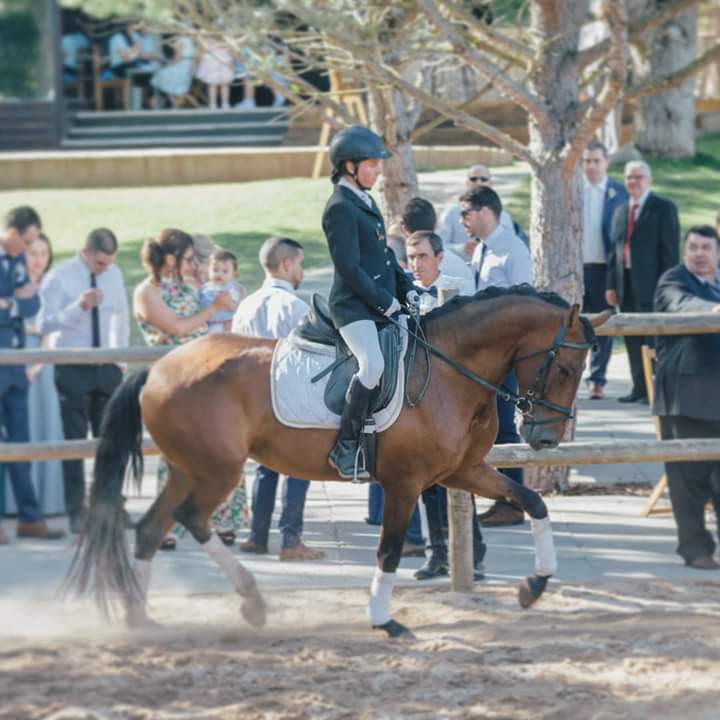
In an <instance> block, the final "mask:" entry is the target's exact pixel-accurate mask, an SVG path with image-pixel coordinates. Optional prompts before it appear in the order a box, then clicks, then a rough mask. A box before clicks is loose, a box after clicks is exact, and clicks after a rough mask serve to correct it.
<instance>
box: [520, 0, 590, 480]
mask: <svg viewBox="0 0 720 720" xmlns="http://www.w3.org/2000/svg"><path fill="white" fill-rule="evenodd" d="M560 6H564V7H560ZM587 11H588V3H587V2H577V3H572V4H568V3H555V2H551V1H550V0H546V2H539V3H533V5H532V16H531V22H532V27H533V31H534V35H535V37H537V38H539V39H540V40H539V42H541V43H542V44H541V45H540V47H539V49H538V50H539V62H537V63H536V65H535V68H536V69H535V71H534V72H533V73H532V74H531V75H530V86H531V90H532V91H533V93H534V94H536V96H537V97H542V98H545V106H546V107H547V109H548V113H547V114H548V117H549V120H548V121H544V122H538V121H537V120H536V119H535V118H533V117H532V116H530V118H529V126H528V130H529V136H530V151H531V153H532V156H533V158H534V159H535V162H536V166H535V168H534V170H533V175H532V183H531V208H530V248H531V252H532V260H533V277H534V283H535V286H536V287H537V288H538V289H539V290H552V291H554V292H557V293H559V294H560V295H562V297H564V298H565V300H567V301H568V302H569V303H576V302H581V300H582V294H583V273H582V195H581V190H582V185H581V170H580V167H579V165H578V164H574V163H573V164H570V163H568V162H566V158H565V157H564V151H565V149H566V148H567V145H568V142H569V141H570V140H571V139H572V137H573V134H574V132H575V130H576V127H575V122H576V121H575V117H576V114H577V102H578V100H577V99H578V97H579V81H580V75H579V72H578V67H577V61H576V56H577V47H578V39H579V37H578V36H579V28H580V27H581V25H582V22H583V20H584V19H585V18H586V16H587ZM573 434H574V425H573V424H571V423H569V424H568V431H567V432H566V436H567V437H566V438H565V439H572V437H573ZM569 472H570V469H569V468H567V467H543V468H533V469H529V470H526V472H525V479H526V483H527V485H528V486H529V487H532V488H535V489H536V490H550V489H553V488H559V489H562V488H565V487H567V478H568V476H569Z"/></svg>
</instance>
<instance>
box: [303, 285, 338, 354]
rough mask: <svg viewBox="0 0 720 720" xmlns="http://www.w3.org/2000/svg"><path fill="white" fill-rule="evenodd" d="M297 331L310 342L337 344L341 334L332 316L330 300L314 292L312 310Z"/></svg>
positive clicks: (311, 303)
mask: <svg viewBox="0 0 720 720" xmlns="http://www.w3.org/2000/svg"><path fill="white" fill-rule="evenodd" d="M296 332H297V334H298V335H299V336H300V337H302V338H304V339H305V340H307V341H308V342H314V343H320V344H321V345H335V342H336V341H337V339H338V338H339V337H340V335H339V333H338V331H337V330H336V329H335V325H334V323H333V321H332V318H331V317H330V307H329V305H328V302H327V300H326V299H325V298H324V297H323V296H322V295H319V294H318V293H313V296H312V298H311V300H310V312H309V313H308V314H307V315H306V316H305V317H304V318H303V319H302V320H301V321H300V323H299V325H298V326H297V330H296Z"/></svg>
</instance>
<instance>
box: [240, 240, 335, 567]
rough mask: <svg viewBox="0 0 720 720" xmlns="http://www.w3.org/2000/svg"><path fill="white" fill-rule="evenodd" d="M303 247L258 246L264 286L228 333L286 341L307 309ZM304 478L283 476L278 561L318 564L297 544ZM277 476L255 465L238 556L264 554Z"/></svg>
mask: <svg viewBox="0 0 720 720" xmlns="http://www.w3.org/2000/svg"><path fill="white" fill-rule="evenodd" d="M302 262H303V249H302V245H300V243H298V242H295V240H291V239H290V238H285V237H271V238H268V239H267V240H266V241H265V242H264V243H263V246H262V247H261V248H260V264H261V265H262V267H263V270H264V271H265V282H264V283H263V284H262V287H261V288H260V289H259V290H256V291H255V292H254V293H252V294H251V295H248V296H247V297H246V298H245V299H244V300H243V301H242V302H241V303H240V304H239V305H238V307H237V310H236V311H235V317H234V318H233V323H232V331H233V332H234V333H238V334H240V335H250V336H253V337H263V338H275V339H280V338H284V337H287V336H288V335H289V334H290V332H291V331H292V330H293V329H294V328H295V327H297V325H298V323H299V322H300V321H301V320H302V319H303V318H304V317H305V315H307V313H308V311H309V309H310V308H309V307H308V305H307V304H306V303H305V302H303V301H302V300H301V299H300V298H299V297H298V296H297V295H296V294H295V290H297V289H298V287H299V286H300V283H301V282H302V278H303V267H302ZM309 484H310V483H309V482H308V481H307V480H299V479H298V478H294V477H287V478H286V480H285V492H284V493H283V500H282V502H283V508H282V514H281V515H280V522H279V523H278V526H279V529H280V533H281V534H282V547H281V548H280V552H279V554H278V557H279V558H280V560H317V559H319V558H321V557H323V556H324V554H325V553H323V552H321V551H319V550H314V549H313V548H310V547H308V546H307V545H305V544H304V543H303V541H302V529H303V513H304V511H305V497H306V495H307V491H308V485H309ZM277 485H278V473H277V472H275V471H274V470H271V469H270V468H268V467H265V466H264V465H258V467H257V470H256V473H255V483H254V484H253V497H252V525H251V526H250V539H249V540H247V541H245V542H244V543H241V545H240V550H241V552H247V553H255V554H257V555H264V554H266V553H267V552H268V536H269V534H270V521H271V520H272V513H273V510H274V508H275V495H276V493H277Z"/></svg>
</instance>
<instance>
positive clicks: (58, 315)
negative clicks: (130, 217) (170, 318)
mask: <svg viewBox="0 0 720 720" xmlns="http://www.w3.org/2000/svg"><path fill="white" fill-rule="evenodd" d="M117 248H118V243H117V238H116V237H115V234H114V233H113V232H112V230H108V229H107V228H98V229H96V230H93V231H92V232H91V233H90V234H89V235H88V237H87V240H86V242H85V246H84V247H83V249H82V250H81V251H80V253H79V254H78V255H76V256H75V257H74V258H72V259H70V260H66V261H65V262H62V263H60V264H59V265H57V266H56V267H54V268H53V269H52V270H51V271H50V272H49V273H48V274H47V275H46V276H45V278H44V280H43V281H42V284H41V286H40V300H41V307H40V313H39V315H38V326H39V330H40V333H41V334H43V335H49V336H50V337H49V344H50V347H51V348H70V347H72V348H121V347H127V345H128V339H129V335H130V326H129V320H128V318H129V311H128V300H127V291H126V289H125V283H124V280H123V276H122V273H121V272H120V268H118V266H117V265H115V258H116V256H117ZM121 382H122V370H121V368H120V366H119V365H117V364H115V363H108V364H105V365H56V366H55V386H56V387H57V391H58V396H59V398H60V414H61V416H62V423H63V432H64V435H65V439H66V440H81V439H84V438H86V437H87V432H88V427H89V428H90V430H91V431H92V434H93V436H95V437H97V434H98V431H99V429H100V421H101V418H102V414H103V410H104V408H105V405H106V404H107V401H108V400H109V399H110V396H111V395H112V394H113V392H115V389H116V388H117V386H118V385H120V383H121ZM63 480H64V485H65V505H66V507H67V511H68V516H69V518H70V530H71V531H72V532H73V533H79V532H81V530H82V521H83V513H84V504H85V471H84V466H83V461H82V460H65V461H63Z"/></svg>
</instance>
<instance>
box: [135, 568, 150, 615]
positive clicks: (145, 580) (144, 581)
mask: <svg viewBox="0 0 720 720" xmlns="http://www.w3.org/2000/svg"><path fill="white" fill-rule="evenodd" d="M150 569H151V564H150V560H138V558H135V579H136V580H137V584H138V587H139V588H140V592H141V593H142V601H143V604H145V603H146V602H147V595H148V588H149V587H150Z"/></svg>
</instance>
